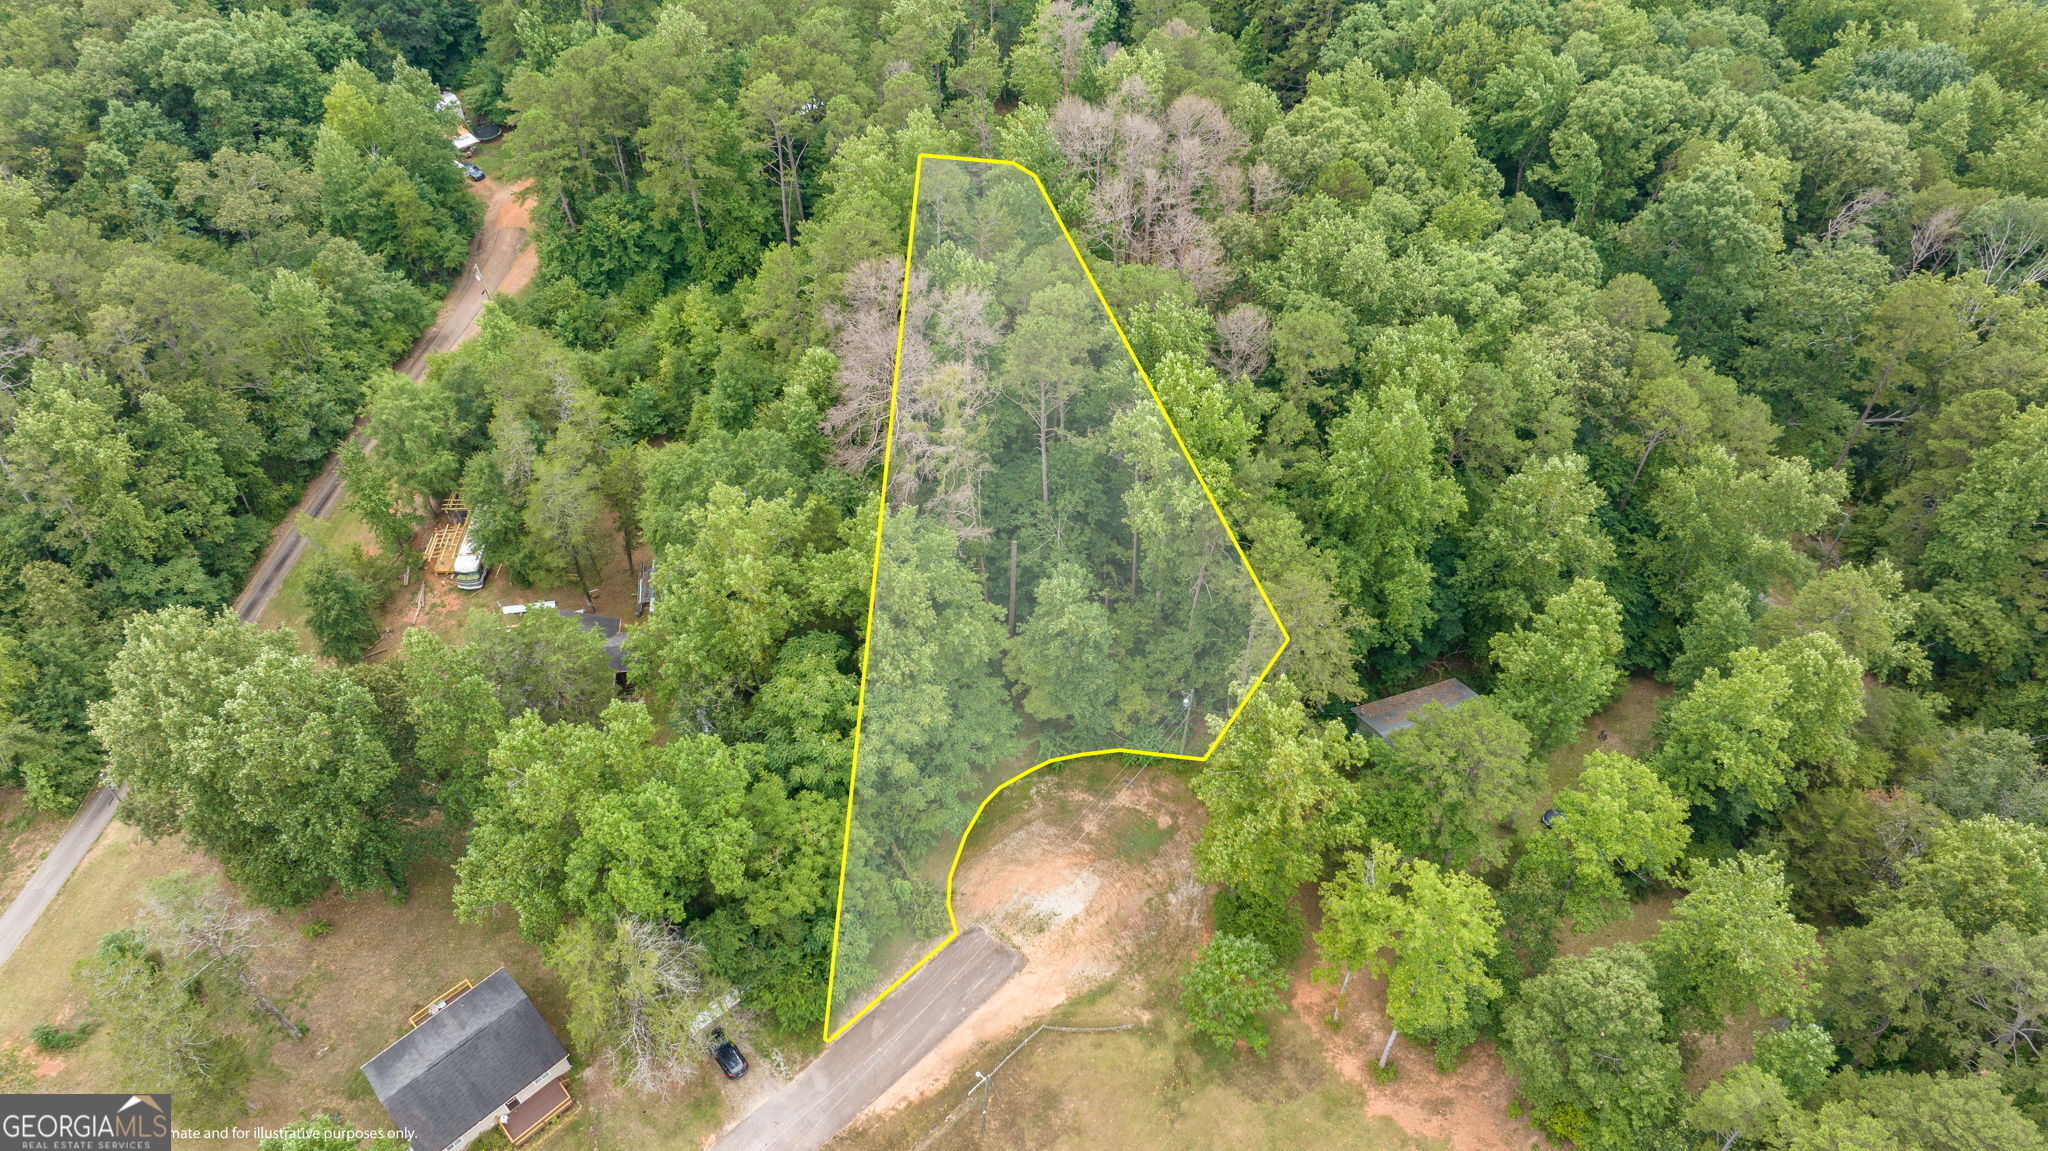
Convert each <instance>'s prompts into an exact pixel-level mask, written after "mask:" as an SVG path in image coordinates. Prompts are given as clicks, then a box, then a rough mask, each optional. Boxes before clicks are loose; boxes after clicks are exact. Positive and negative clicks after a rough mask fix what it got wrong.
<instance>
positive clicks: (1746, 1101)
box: [1685, 1063, 1795, 1151]
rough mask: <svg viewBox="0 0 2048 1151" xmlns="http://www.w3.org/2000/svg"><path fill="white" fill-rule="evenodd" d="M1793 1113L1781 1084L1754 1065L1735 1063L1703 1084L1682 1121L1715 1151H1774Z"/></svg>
mask: <svg viewBox="0 0 2048 1151" xmlns="http://www.w3.org/2000/svg"><path fill="white" fill-rule="evenodd" d="M1794 1110H1795V1108H1794V1107H1793V1104H1792V1098H1791V1096H1789V1095H1788V1094H1787V1093H1786V1091H1785V1086H1784V1084H1782V1083H1780V1082H1778V1080H1777V1078H1776V1077H1774V1076H1773V1075H1771V1073H1770V1072H1768V1071H1765V1070H1764V1069H1762V1068H1761V1067H1758V1066H1757V1065H1756V1064H1754V1063H1738V1064H1736V1065H1735V1066H1733V1067H1731V1068H1729V1069H1728V1073H1727V1074H1725V1075H1723V1076H1721V1077H1720V1078H1719V1079H1716V1080H1714V1081H1713V1082H1712V1083H1709V1084H1707V1086H1706V1087H1705V1089H1703V1090H1702V1091H1701V1092H1700V1093H1699V1097H1698V1098H1696V1099H1694V1100H1693V1101H1692V1104H1691V1105H1690V1106H1688V1107H1687V1108H1686V1110H1685V1121H1686V1123H1687V1124H1688V1125H1689V1126H1691V1127H1692V1128H1693V1129H1694V1130H1696V1131H1700V1132H1703V1133H1705V1134H1706V1135H1707V1136H1709V1137H1710V1138H1712V1139H1713V1140H1714V1146H1715V1147H1716V1148H1717V1149H1718V1151H1734V1148H1737V1147H1774V1146H1777V1145H1778V1135H1779V1132H1781V1131H1782V1130H1784V1128H1785V1125H1786V1123H1787V1122H1788V1121H1789V1120H1790V1119H1791V1117H1792V1112H1793V1111H1794Z"/></svg>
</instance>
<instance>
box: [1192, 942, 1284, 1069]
mask: <svg viewBox="0 0 2048 1151" xmlns="http://www.w3.org/2000/svg"><path fill="white" fill-rule="evenodd" d="M1286 989H1287V973H1286V972H1284V971H1282V970H1280V966H1279V965H1278V964H1276V963H1274V962H1273V953H1272V952H1271V951H1268V950H1267V949H1266V945H1265V944H1263V943H1260V942H1259V941H1258V940H1256V939H1246V938H1244V937H1243V936H1238V935H1224V934H1222V933H1220V932H1219V933H1217V934H1216V935H1212V936H1210V937H1209V942H1208V943H1207V944H1206V945H1204V946H1203V948H1202V953H1201V954H1200V955H1198V956H1196V957H1195V959H1194V961H1193V962H1191V963H1189V964H1188V966H1187V970H1186V971H1185V972H1184V973H1183V974H1182V975H1181V992H1180V1006H1181V1010H1182V1011H1185V1012H1186V1013H1187V1016H1188V1026H1190V1027H1192V1028H1194V1029H1195V1030H1196V1031H1198V1032H1200V1033H1202V1034H1203V1035H1206V1036H1208V1037H1209V1038H1210V1039H1211V1040H1213V1041H1214V1042H1215V1044H1216V1046H1218V1047H1221V1048H1223V1049H1224V1050H1225V1051H1228V1050H1231V1049H1232V1048H1234V1047H1236V1046H1237V1044H1239V1043H1240V1042H1242V1043H1244V1044H1245V1045H1246V1046H1249V1047H1250V1048H1251V1049H1252V1050H1253V1051H1256V1052H1258V1053H1259V1054H1261V1055H1264V1054H1265V1053H1266V1041H1267V1036H1266V1017H1267V1016H1268V1015H1271V1014H1272V1013H1274V1012H1275V1011H1279V1010H1281V1009H1282V1008H1284V1007H1285V1006H1286V1005H1287V1004H1286V1001H1285V1000H1284V999H1283V998H1282V997H1281V993H1282V992H1284V991H1285V990H1286Z"/></svg>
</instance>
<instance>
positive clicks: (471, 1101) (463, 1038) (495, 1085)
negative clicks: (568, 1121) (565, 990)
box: [363, 967, 573, 1151]
mask: <svg viewBox="0 0 2048 1151" xmlns="http://www.w3.org/2000/svg"><path fill="white" fill-rule="evenodd" d="M413 1019H414V1020H415V1021H416V1025H415V1026H414V1027H413V1029H412V1030H411V1031H408V1032H406V1033H405V1034H404V1035H401V1036H399V1037H398V1040H397V1041H396V1042H394V1043H393V1044H392V1045H391V1046H389V1047H386V1048H385V1049H384V1050H383V1051H381V1052H379V1053H378V1054H377V1056H376V1057H375V1058H373V1059H371V1060H370V1061H369V1062H368V1063H365V1064H363V1076H364V1078H366V1079H368V1080H369V1081H370V1089H371V1090H373V1091H375V1092H376V1093H377V1100H378V1102H380V1103H382V1104H384V1110H386V1111H388V1112H390V1114H391V1122H392V1125H393V1126H394V1127H396V1128H398V1129H399V1130H401V1131H403V1132H404V1133H405V1136H406V1138H407V1139H408V1140H409V1141H410V1142H411V1144H412V1149H413V1151H459V1149H460V1148H463V1147H467V1146H468V1145H469V1144H470V1142H471V1141H472V1140H474V1139H475V1138H476V1137H477V1136H479V1135H482V1134H483V1133H484V1132H486V1131H488V1130H490V1129H491V1128H492V1127H493V1126H500V1125H502V1126H503V1127H504V1129H505V1135H506V1137H507V1138H509V1139H510V1140H511V1141H512V1143H513V1144H514V1145H515V1146H516V1145H518V1144H519V1143H522V1142H524V1141H525V1140H526V1139H527V1137H529V1136H531V1135H532V1134H533V1133H534V1132H535V1131H538V1130H539V1129H540V1128H541V1127H542V1126H543V1125H544V1124H546V1123H547V1121H548V1120H550V1119H553V1118H555V1117H556V1116H557V1115H560V1114H561V1113H562V1112H564V1111H566V1110H568V1108H569V1107H570V1105H571V1104H572V1103H573V1100H571V1099H570V1098H569V1085H568V1074H569V1053H568V1052H567V1051H565V1050H563V1049H562V1044H561V1042H560V1041H559V1040H557V1039H556V1038H555V1033H554V1032H553V1031H552V1030H550V1029H549V1028H548V1024H547V1020H545V1019H542V1018H541V1016H540V1011H539V1010H538V1009H537V1008H535V1007H534V1005H533V1001H532V1000H530V999H528V998H527V997H526V992H525V991H523V990H521V989H520V986H519V984H518V983H517V982H516V981H514V980H513V978H512V977H511V976H510V975H508V974H506V972H505V969H504V968H502V967H500V968H499V969H498V970H496V971H494V972H492V973H491V975H490V976H489V977H488V978H486V979H485V980H484V981H483V982H482V983H479V984H477V985H476V986H474V987H470V986H468V981H467V980H465V981H464V982H463V983H461V984H458V985H457V986H456V987H455V988H451V989H450V990H449V991H448V992H447V993H444V994H443V996H442V997H441V998H440V999H438V1000H436V1001H435V1002H434V1003H432V1004H430V1005H428V1006H427V1007H425V1008H423V1009H421V1011H420V1012H419V1013H417V1014H415V1015H414V1016H413Z"/></svg>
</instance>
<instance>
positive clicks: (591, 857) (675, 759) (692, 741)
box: [455, 702, 750, 941]
mask: <svg viewBox="0 0 2048 1151" xmlns="http://www.w3.org/2000/svg"><path fill="white" fill-rule="evenodd" d="M602 722H603V726H602V727H584V726H582V725H580V724H574V723H555V724H549V723H546V722H544V721H543V720H542V719H541V718H540V716H539V714H538V713H536V712H532V711H528V712H524V713H521V714H520V715H519V716H518V717H516V718H514V719H513V721H512V723H511V725H510V726H508V727H507V728H506V729H505V732H504V735H503V736H502V737H501V738H500V739H499V741H498V745H497V746H496V747H495V748H493V749H492V750H491V779H490V781H489V782H488V784H487V785H486V788H485V795H484V798H483V799H482V800H481V801H480V803H479V804H478V808H477V816H476V827H475V830H474V831H472V832H471V834H470V838H469V847H468V850H467V851H465V852H464V853H463V856H462V859H461V860H460V861H459V862H457V864H456V867H455V874H456V879H457V883H456V888H455V906H456V910H457V912H458V913H459V914H460V915H461V916H462V917H463V918H465V919H469V920H475V919H478V918H481V917H482V916H484V915H487V914H489V912H490V911H491V910H492V909H493V908H495V907H497V906H499V905H507V906H510V907H511V908H512V909H513V910H514V911H516V912H517V913H518V915H519V930H520V933H521V934H522V935H524V936H525V937H526V938H528V939H531V940H535V941H547V940H550V939H553V938H554V937H555V936H556V935H557V934H558V933H559V932H560V931H561V929H562V926H563V923H564V921H565V920H566V919H567V918H568V917H569V916H571V915H582V916H589V917H598V918H601V919H608V918H612V917H616V916H619V915H632V916H637V917H640V918H643V919H647V920H650V921H654V922H670V923H682V922H686V921H687V920H688V919H690V918H691V909H692V907H693V906H699V905H700V904H699V902H698V901H699V900H706V899H710V898H712V897H715V896H731V895H734V894H737V893H738V892H739V891H740V890H741V888H742V886H743V875H744V872H743V867H744V862H743V857H742V855H741V852H742V850H743V849H744V848H745V846H746V844H747V842H748V839H749V831H748V828H747V825H746V820H745V818H744V816H743V814H742V812H741V803H742V801H743V799H744V798H745V795H746V789H747V784H748V779H749V775H750V770H749V759H750V757H749V755H748V753H747V752H746V751H745V750H743V749H741V748H735V747H730V746H728V745H726V744H724V743H721V742H720V741H719V740H718V739H716V738H715V737H712V736H708V735H696V736H688V737H680V738H676V739H672V740H670V741H669V742H668V743H666V744H663V745H661V746H656V745H655V744H654V741H653V734H654V724H653V721H652V720H651V719H650V718H649V717H648V714H647V709H646V708H645V707H643V706H641V705H640V704H637V703H625V702H620V703H615V704H613V705H612V706H611V707H610V708H608V709H606V711H605V713H604V715H603V717H602Z"/></svg>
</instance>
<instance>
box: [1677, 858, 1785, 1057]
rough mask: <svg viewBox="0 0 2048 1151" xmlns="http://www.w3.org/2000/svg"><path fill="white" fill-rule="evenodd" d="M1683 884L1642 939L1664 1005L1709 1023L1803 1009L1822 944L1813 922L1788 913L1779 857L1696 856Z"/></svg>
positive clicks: (1682, 1017) (1684, 1015) (1685, 1016)
mask: <svg viewBox="0 0 2048 1151" xmlns="http://www.w3.org/2000/svg"><path fill="white" fill-rule="evenodd" d="M1686 886H1687V892H1686V896H1685V898H1684V899H1681V900H1679V901H1678V905H1677V906H1676V907H1674V908H1672V910H1671V918H1670V919H1667V920H1665V921H1664V924H1663V926H1662V927H1660V928H1658V930H1657V934H1656V936H1655V937H1653V938H1652V939H1651V940H1650V943H1649V947H1648V951H1649V954H1650V957H1651V958H1652V959H1653V960H1655V961H1656V964H1657V973H1658V976H1659V980H1660V983H1661V985H1662V986H1663V987H1664V988H1666V989H1667V990H1666V992H1665V994H1664V995H1663V997H1662V998H1663V1001H1664V1005H1665V1008H1666V1009H1667V1010H1668V1011H1671V1012H1672V1013H1673V1014H1674V1015H1676V1016H1677V1017H1678V1018H1681V1019H1686V1020H1697V1021H1699V1022H1701V1023H1703V1024H1704V1025H1705V1026H1707V1027H1710V1028H1718V1027H1719V1026H1720V1024H1721V1020H1722V1019H1723V1018H1725V1017H1726V1016H1729V1015H1734V1014H1737V1013H1739V1012H1742V1011H1748V1010H1755V1011H1758V1012H1761V1013H1762V1014H1764V1015H1766V1016H1770V1015H1793V1016H1797V1015H1798V1014H1800V1013H1801V1012H1803V1011H1804V1010H1805V1009H1806V1007H1807V1005H1808V1004H1809V1003H1810V1002H1811V1001H1812V999H1813V995H1814V987H1813V983H1814V980H1815V977H1816V976H1817V974H1818V968H1819V965H1820V946H1819V944H1818V942H1816V938H1815V932H1814V929H1813V927H1812V926H1811V925H1809V924H1805V923H1801V922H1799V921H1798V920H1796V919H1794V918H1793V917H1792V912H1791V909H1790V907H1789V906H1788V901H1789V899H1790V892H1789V891H1788V889H1787V888H1786V886H1785V871H1784V866H1783V864H1781V863H1780V862H1779V861H1778V860H1777V859H1776V858H1775V857H1769V856H1763V857H1760V856H1754V855H1738V856H1736V857H1735V858H1733V859H1730V860H1726V861H1723V862H1719V863H1704V864H1698V865H1695V866H1694V868H1693V870H1692V874H1691V876H1690V877H1689V878H1688V879H1687V880H1686Z"/></svg>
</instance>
